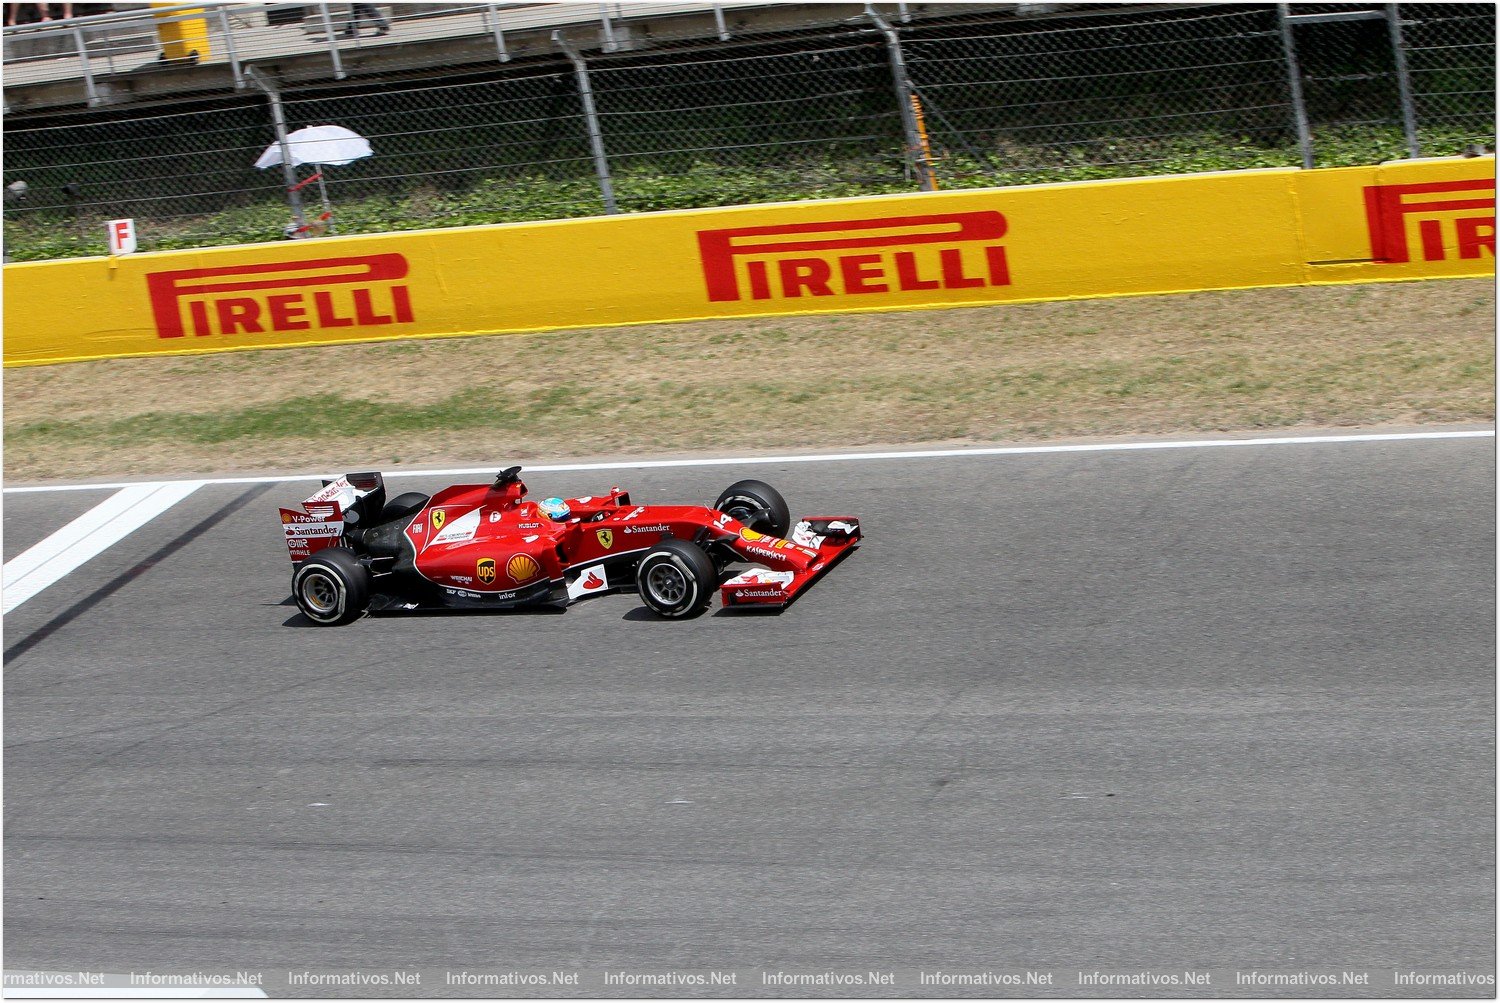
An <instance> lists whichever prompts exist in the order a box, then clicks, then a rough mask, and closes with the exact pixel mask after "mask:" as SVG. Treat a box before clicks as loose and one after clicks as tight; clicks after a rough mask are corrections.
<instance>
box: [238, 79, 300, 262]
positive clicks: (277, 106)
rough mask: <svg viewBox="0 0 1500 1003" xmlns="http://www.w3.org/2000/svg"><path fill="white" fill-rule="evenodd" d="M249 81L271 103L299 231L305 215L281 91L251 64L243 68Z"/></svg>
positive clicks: (282, 163)
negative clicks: (287, 131)
mask: <svg viewBox="0 0 1500 1003" xmlns="http://www.w3.org/2000/svg"><path fill="white" fill-rule="evenodd" d="M245 75H246V76H247V77H249V78H250V82H251V83H253V84H255V86H257V87H259V88H260V89H261V90H262V91H264V92H265V95H266V99H267V100H268V101H270V103H271V126H272V128H274V129H275V130H276V142H277V143H278V144H280V146H281V177H282V180H283V181H285V182H286V200H287V204H288V205H290V206H291V207H292V218H293V219H295V220H296V221H297V228H298V230H299V231H302V232H305V231H306V230H307V216H306V214H305V213H303V211H302V193H301V191H300V190H299V189H298V187H297V168H296V167H295V166H293V164H292V145H291V144H290V143H288V142H287V140H286V115H285V114H284V113H283V112H282V109H281V92H280V91H278V90H277V89H276V87H275V86H274V85H273V84H271V82H270V81H268V80H266V79H265V78H264V77H262V76H261V75H260V73H259V72H258V71H257V70H256V69H255V67H253V66H251V67H249V68H247V69H246V70H245Z"/></svg>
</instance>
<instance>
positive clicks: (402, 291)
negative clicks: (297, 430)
mask: <svg viewBox="0 0 1500 1003" xmlns="http://www.w3.org/2000/svg"><path fill="white" fill-rule="evenodd" d="M408 270H409V269H408V266H407V261H406V257H405V256H404V255H401V254H370V255H362V256H356V257H342V258H311V259H307V260H303V261H287V262H277V263H275V264H264V265H229V266H225V267H220V268H187V269H180V270H176V271H169V272H151V273H149V274H148V275H147V276H146V291H147V293H148V295H149V296H150V298H151V313H152V316H153V318H154V319H155V321H156V334H157V337H160V338H181V337H182V336H183V335H185V334H186V333H187V331H186V330H185V329H184V327H183V310H182V303H183V301H184V300H186V301H187V307H188V308H187V315H188V320H189V322H190V323H191V324H192V329H193V333H194V334H195V335H208V334H213V333H215V331H214V329H213V327H212V326H211V321H217V333H220V334H240V333H246V334H254V333H260V332H262V331H264V330H265V324H266V323H269V325H270V327H271V329H272V330H275V331H301V330H307V329H309V328H311V327H312V326H313V320H312V319H310V318H316V322H317V326H318V327H352V326H354V325H355V324H361V325H380V324H393V323H394V324H408V323H411V322H412V320H413V313H412V306H411V294H410V290H409V289H408V288H407V287H406V286H404V285H391V284H389V283H394V282H396V281H397V280H400V279H403V278H405V277H406V275H407V272H408ZM309 286H318V287H323V288H320V289H319V290H318V291H316V292H313V293H312V294H311V299H310V301H309V300H308V299H307V298H306V296H307V294H306V293H303V292H283V293H281V294H280V295H272V296H265V297H263V298H262V297H259V296H254V295H250V296H246V295H239V296H225V295H224V294H225V293H240V294H245V293H258V292H262V291H269V290H302V289H306V288H307V287H309ZM329 286H335V287H341V286H352V287H353V288H352V289H351V290H350V292H349V294H348V298H347V299H346V301H345V306H346V309H345V311H344V312H342V313H341V312H340V311H339V310H338V309H336V303H335V298H334V294H333V292H332V291H330V290H328V289H327V288H326V287H329ZM377 291H378V292H379V299H380V300H381V301H382V302H381V304H380V305H379V306H377V304H376V295H375V294H376V292H377ZM387 303H388V304H389V309H388V312H383V311H386V310H387V306H386V304H387ZM210 305H211V306H210ZM349 307H352V313H353V316H352V317H351V316H349V312H350V311H349V309H348V308H349Z"/></svg>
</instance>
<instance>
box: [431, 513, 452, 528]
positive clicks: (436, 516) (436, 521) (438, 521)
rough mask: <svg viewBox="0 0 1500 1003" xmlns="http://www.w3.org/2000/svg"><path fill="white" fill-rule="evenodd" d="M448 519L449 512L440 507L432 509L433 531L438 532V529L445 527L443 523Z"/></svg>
mask: <svg viewBox="0 0 1500 1003" xmlns="http://www.w3.org/2000/svg"><path fill="white" fill-rule="evenodd" d="M447 521H448V513H446V512H444V511H443V510H442V509H440V508H435V509H433V510H432V529H433V532H436V531H438V530H440V529H442V528H443V523H445V522H447Z"/></svg>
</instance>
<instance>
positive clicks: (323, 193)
mask: <svg viewBox="0 0 1500 1003" xmlns="http://www.w3.org/2000/svg"><path fill="white" fill-rule="evenodd" d="M323 174H324V170H323V165H322V164H319V165H318V195H319V196H320V197H321V198H322V199H323V220H324V222H326V223H327V224H328V232H329V233H333V206H332V205H330V204H329V202H328V185H327V184H325V183H324V181H323Z"/></svg>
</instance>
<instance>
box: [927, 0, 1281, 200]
mask: <svg viewBox="0 0 1500 1003" xmlns="http://www.w3.org/2000/svg"><path fill="white" fill-rule="evenodd" d="M901 34H902V42H903V45H904V47H905V50H906V59H907V66H908V68H909V71H910V74H911V80H912V85H913V88H914V89H915V92H916V94H917V96H918V101H919V103H920V105H921V107H922V109H923V111H924V117H925V119H926V122H927V123H928V125H929V128H930V129H931V132H932V142H933V143H935V144H936V145H937V147H938V150H939V152H938V158H939V159H938V174H939V177H940V178H942V179H943V181H944V182H946V183H948V184H955V183H957V184H970V183H978V184H996V183H1005V182H1012V181H1018V180H1029V179H1038V180H1042V179H1047V178H1048V177H1050V176H1052V175H1054V174H1056V173H1057V172H1059V171H1072V172H1080V171H1081V172H1084V173H1085V174H1093V175H1094V176H1102V175H1105V174H1118V173H1138V174H1148V173H1170V172H1176V171H1191V170H1201V169H1203V168H1204V167H1215V168H1232V167H1253V166H1261V165H1264V164H1265V163H1267V159H1268V157H1267V151H1272V159H1278V158H1276V157H1275V155H1274V154H1275V152H1276V151H1279V150H1280V149H1281V148H1282V147H1284V146H1286V145H1287V138H1288V131H1289V128H1290V125H1291V121H1292V118H1291V108H1290V103H1289V99H1288V96H1287V78H1286V69H1285V60H1284V57H1283V55H1282V51H1281V44H1280V38H1279V34H1278V27H1277V20H1276V12H1275V10H1274V9H1272V8H1269V7H1263V8H1259V9H1248V10H1247V9H1241V8H1236V7H1224V6H1211V7H1182V8H1176V9H1173V10H1165V11H1160V12H1148V13H1142V12H1140V11H1120V12H1118V13H1115V12H1111V11H1105V12H1102V13H1100V12H1095V13H1088V14H1081V15H1077V16H1072V17H1065V18H1061V17H1059V18H1051V19H1048V20H1047V21H1046V22H1044V23H1043V24H1041V25H1038V24H1036V23H1030V24H1027V23H1025V22H1015V21H1010V22H995V21H984V20H981V19H977V18H975V19H971V20H966V21H964V22H960V23H957V24H934V25H914V26H912V27H909V28H906V29H904V30H903V31H902V33H901ZM1279 159H1282V160H1285V159H1286V157H1285V156H1284V155H1283V156H1281V157H1280V158H1279Z"/></svg>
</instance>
